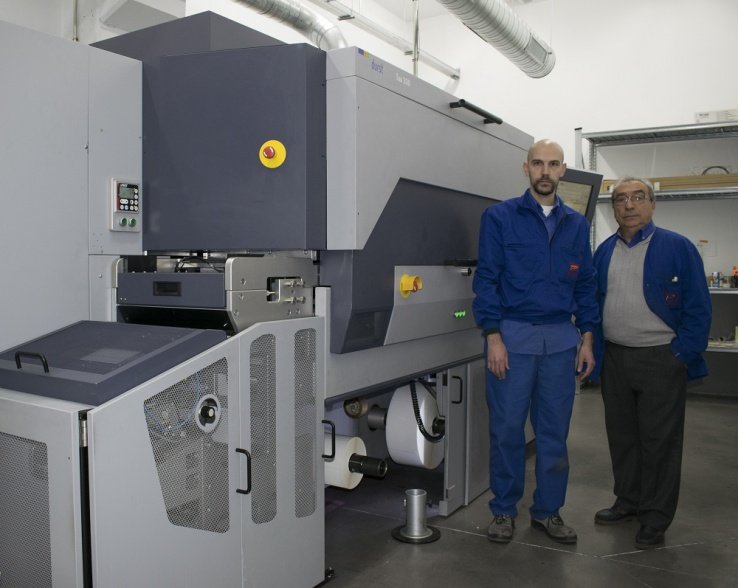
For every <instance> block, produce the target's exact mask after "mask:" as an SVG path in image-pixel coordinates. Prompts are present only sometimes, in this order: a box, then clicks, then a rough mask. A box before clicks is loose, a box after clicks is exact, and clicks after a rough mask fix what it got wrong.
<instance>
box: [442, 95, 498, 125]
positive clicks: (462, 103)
mask: <svg viewBox="0 0 738 588" xmlns="http://www.w3.org/2000/svg"><path fill="white" fill-rule="evenodd" d="M449 106H450V107H451V108H466V109H467V110H469V111H471V112H473V113H474V114H478V115H479V116H481V117H482V118H483V119H484V124H485V125H488V124H489V123H495V124H498V125H501V124H502V119H501V118H500V117H499V116H495V115H494V114H492V113H491V112H487V111H486V110H483V109H482V108H479V106H475V105H474V104H472V103H471V102H467V101H466V100H464V99H463V98H459V101H458V102H451V103H449Z"/></svg>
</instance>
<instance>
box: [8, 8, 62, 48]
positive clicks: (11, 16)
mask: <svg viewBox="0 0 738 588" xmlns="http://www.w3.org/2000/svg"><path fill="white" fill-rule="evenodd" d="M72 6H73V0H0V20H4V21H6V22H10V23H13V24H16V25H20V26H22V27H26V28H27V29H33V30H35V31H39V32H41V33H46V34H47V35H54V36H55V37H62V38H65V39H71V38H72V28H73V18H72V12H73V9H72Z"/></svg>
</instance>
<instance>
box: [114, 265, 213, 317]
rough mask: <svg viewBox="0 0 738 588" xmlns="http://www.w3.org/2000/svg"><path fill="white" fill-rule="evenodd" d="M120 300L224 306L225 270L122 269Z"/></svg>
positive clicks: (196, 306) (125, 301)
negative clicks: (154, 270)
mask: <svg viewBox="0 0 738 588" xmlns="http://www.w3.org/2000/svg"><path fill="white" fill-rule="evenodd" d="M117 302H118V304H143V305H151V306H183V307H190V308H220V309H223V308H225V304H226V300H225V277H224V275H223V274H222V273H213V274H202V273H188V272H177V273H174V272H171V273H164V272H162V273H145V274H133V273H123V274H119V275H118V299H117Z"/></svg>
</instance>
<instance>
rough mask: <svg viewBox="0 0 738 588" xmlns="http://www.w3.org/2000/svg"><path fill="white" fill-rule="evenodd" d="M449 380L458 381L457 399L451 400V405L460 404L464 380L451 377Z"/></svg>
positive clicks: (458, 377)
mask: <svg viewBox="0 0 738 588" xmlns="http://www.w3.org/2000/svg"><path fill="white" fill-rule="evenodd" d="M451 379H452V380H458V381H459V399H458V400H452V401H451V404H461V403H462V402H463V401H464V380H462V379H461V377H460V376H451Z"/></svg>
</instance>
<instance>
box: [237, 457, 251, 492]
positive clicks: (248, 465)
mask: <svg viewBox="0 0 738 588" xmlns="http://www.w3.org/2000/svg"><path fill="white" fill-rule="evenodd" d="M236 453H243V454H244V455H245V456H246V478H247V480H248V482H247V484H246V490H242V489H241V488H236V492H238V493H239V494H248V493H250V492H251V454H250V453H249V452H248V451H246V450H245V449H241V448H240V447H236Z"/></svg>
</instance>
